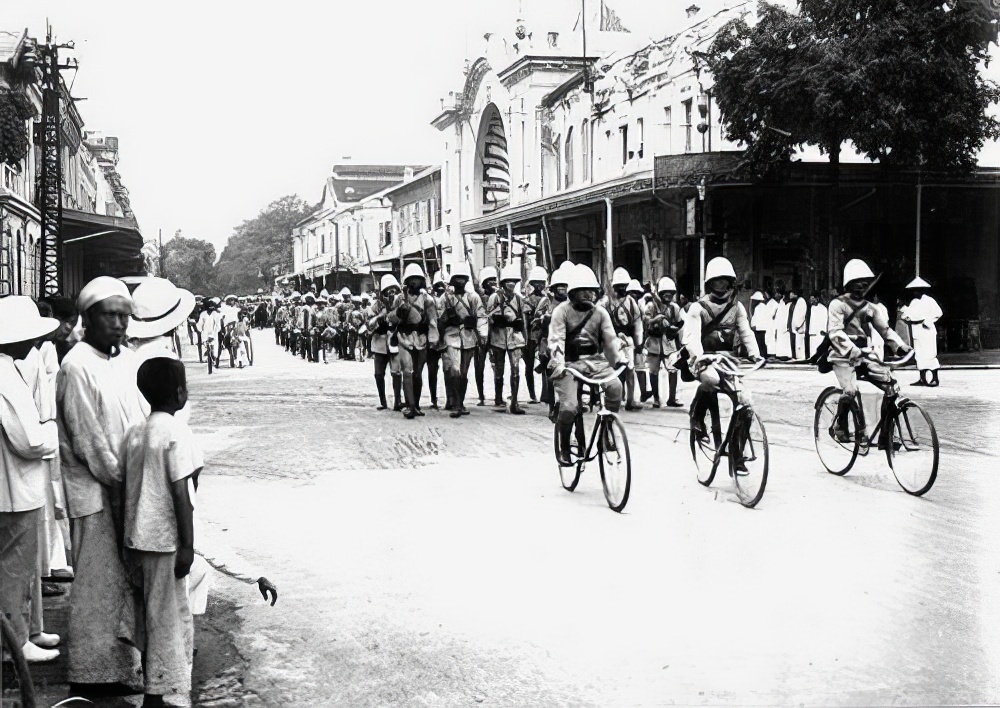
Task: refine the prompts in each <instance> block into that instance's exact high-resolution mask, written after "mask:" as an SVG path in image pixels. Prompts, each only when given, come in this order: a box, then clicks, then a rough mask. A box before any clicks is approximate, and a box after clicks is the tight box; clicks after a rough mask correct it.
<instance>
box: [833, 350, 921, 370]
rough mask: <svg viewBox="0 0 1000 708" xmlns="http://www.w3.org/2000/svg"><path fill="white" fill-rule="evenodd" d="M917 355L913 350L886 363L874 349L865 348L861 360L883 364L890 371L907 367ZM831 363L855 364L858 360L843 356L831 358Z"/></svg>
mask: <svg viewBox="0 0 1000 708" xmlns="http://www.w3.org/2000/svg"><path fill="white" fill-rule="evenodd" d="M916 353H917V352H916V350H915V349H912V348H911V349H910V351H908V352H906V354H904V355H903V356H902V357H901V358H899V359H893V360H892V361H886V360H885V359H880V358H879V356H878V354H876V353H875V351H874V350H873V349H871V348H870V347H865V348H864V349H862V350H861V358H862V359H868V360H869V361H874V362H875V363H877V364H883V365H884V366H888V367H889V368H890V369H898V368H899V367H901V366H905V365H906V364H907V363H908V362H909V361H910V359H912V358H913V357H914V356H916ZM830 361H831V362H833V363H841V364H853V363H854V362H855V361H857V360H856V359H855V360H852V359H850V358H848V357H843V356H831V357H830Z"/></svg>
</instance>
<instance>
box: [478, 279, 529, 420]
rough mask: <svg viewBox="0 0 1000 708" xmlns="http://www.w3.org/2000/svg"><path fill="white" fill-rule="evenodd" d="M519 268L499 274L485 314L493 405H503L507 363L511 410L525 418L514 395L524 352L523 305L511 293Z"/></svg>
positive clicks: (518, 382) (517, 297)
mask: <svg viewBox="0 0 1000 708" xmlns="http://www.w3.org/2000/svg"><path fill="white" fill-rule="evenodd" d="M519 271H520V269H519V268H518V267H517V266H516V265H514V264H510V265H507V266H504V269H503V271H502V272H501V274H500V290H498V291H497V292H495V293H493V294H492V295H491V296H490V299H489V301H488V302H487V303H486V312H487V316H488V317H489V320H490V326H489V336H490V352H492V356H493V388H494V394H495V398H494V405H495V406H497V407H498V408H499V407H502V406H503V370H504V364H505V362H506V361H510V408H509V409H508V412H509V413H511V414H513V415H524V409H523V408H521V406H520V405H518V402H517V394H518V389H519V388H520V384H521V372H520V370H519V369H518V365H519V364H520V363H521V352H522V350H523V349H524V330H525V326H524V304H523V303H522V301H521V296H520V295H518V294H517V293H516V292H514V289H515V287H516V286H517V284H518V283H519V282H520V280H521V273H520V272H519Z"/></svg>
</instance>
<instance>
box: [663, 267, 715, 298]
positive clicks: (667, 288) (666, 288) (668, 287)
mask: <svg viewBox="0 0 1000 708" xmlns="http://www.w3.org/2000/svg"><path fill="white" fill-rule="evenodd" d="M705 273H706V276H705V280H706V281H707V280H708V275H707V273H708V270H707V269H706V270H705ZM656 292H657V293H663V292H671V293H675V292H677V284H676V283H674V279H673V278H668V277H667V276H663V277H662V278H660V280H659V282H657V283H656Z"/></svg>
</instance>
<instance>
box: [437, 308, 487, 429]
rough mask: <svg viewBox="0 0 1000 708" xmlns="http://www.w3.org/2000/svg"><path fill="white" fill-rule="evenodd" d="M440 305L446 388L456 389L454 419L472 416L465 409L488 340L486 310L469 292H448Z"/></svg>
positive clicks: (454, 391) (454, 390) (453, 392)
mask: <svg viewBox="0 0 1000 708" xmlns="http://www.w3.org/2000/svg"><path fill="white" fill-rule="evenodd" d="M440 302H441V321H442V323H443V325H444V337H443V339H444V343H445V350H444V372H445V387H449V386H450V387H451V389H452V403H453V411H452V417H457V415H456V414H459V415H461V414H468V412H469V411H468V410H467V409H466V408H465V392H466V389H468V387H469V365H470V364H471V362H472V360H473V358H474V356H475V352H476V350H477V349H478V347H479V345H480V342H482V341H484V340H485V339H486V338H487V336H488V327H487V320H486V309H485V308H484V307H483V300H482V298H481V297H479V294H478V293H477V292H475V291H473V290H469V289H467V290H466V291H465V292H463V293H448V292H446V293H445V294H444V295H443V296H442V297H441V301H440Z"/></svg>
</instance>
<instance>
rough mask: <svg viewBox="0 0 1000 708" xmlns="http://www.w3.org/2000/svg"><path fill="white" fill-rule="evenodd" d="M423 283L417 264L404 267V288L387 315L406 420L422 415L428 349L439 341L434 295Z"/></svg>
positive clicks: (423, 278)
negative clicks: (395, 335)
mask: <svg viewBox="0 0 1000 708" xmlns="http://www.w3.org/2000/svg"><path fill="white" fill-rule="evenodd" d="M426 285H427V276H425V275H424V271H423V269H422V268H421V267H420V266H419V265H417V264H416V263H411V264H410V265H408V266H406V270H405V271H404V272H403V287H404V290H403V292H402V293H400V294H399V296H397V297H396V299H395V301H394V302H393V305H392V308H391V309H390V312H389V316H388V318H389V324H390V325H396V326H397V328H398V330H397V331H398V338H399V364H400V367H401V369H402V371H403V396H404V397H405V399H406V406H405V407H404V409H403V416H404V417H406V418H407V419H413V418H415V417H417V416H422V415H423V414H424V413H423V411H421V410H420V394H421V389H422V383H423V373H424V364H426V363H427V348H428V347H429V346H430V347H433V346H435V345H436V344H437V342H438V322H437V320H438V317H437V305H436V304H435V302H434V298H433V296H431V295H429V294H428V293H427V292H426V291H425V290H424V288H425V287H426Z"/></svg>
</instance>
